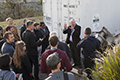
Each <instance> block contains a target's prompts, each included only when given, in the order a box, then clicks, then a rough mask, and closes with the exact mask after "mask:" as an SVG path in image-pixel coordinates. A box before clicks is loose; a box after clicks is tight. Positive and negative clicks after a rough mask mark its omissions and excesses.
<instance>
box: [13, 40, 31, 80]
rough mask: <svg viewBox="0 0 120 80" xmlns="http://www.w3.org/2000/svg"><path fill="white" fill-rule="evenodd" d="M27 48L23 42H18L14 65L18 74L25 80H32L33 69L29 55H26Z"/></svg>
mask: <svg viewBox="0 0 120 80" xmlns="http://www.w3.org/2000/svg"><path fill="white" fill-rule="evenodd" d="M25 50H26V46H25V43H24V42H23V41H18V42H16V45H15V52H14V55H13V63H14V66H15V68H16V69H14V71H15V72H16V73H22V74H23V76H22V77H23V80H32V78H31V76H30V73H31V72H32V70H31V69H32V68H31V65H30V62H29V59H28V57H27V55H26V54H25Z"/></svg>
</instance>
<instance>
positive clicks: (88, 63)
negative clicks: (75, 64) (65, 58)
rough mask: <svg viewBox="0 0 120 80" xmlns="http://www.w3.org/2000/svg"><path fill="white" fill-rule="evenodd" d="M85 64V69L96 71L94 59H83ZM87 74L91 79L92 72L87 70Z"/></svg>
mask: <svg viewBox="0 0 120 80" xmlns="http://www.w3.org/2000/svg"><path fill="white" fill-rule="evenodd" d="M83 64H84V68H85V69H86V68H90V69H93V70H95V61H94V59H90V58H84V59H83ZM85 72H86V73H87V74H88V75H87V76H88V77H89V78H90V77H91V76H90V75H91V74H92V71H91V70H89V69H86V70H85Z"/></svg>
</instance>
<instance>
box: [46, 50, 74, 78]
mask: <svg viewBox="0 0 120 80" xmlns="http://www.w3.org/2000/svg"><path fill="white" fill-rule="evenodd" d="M46 63H47V66H48V67H49V68H50V69H51V71H52V73H50V74H49V77H48V78H46V79H45V80H76V78H75V76H74V74H72V73H69V72H66V73H65V72H63V71H60V67H61V59H60V58H59V57H58V53H57V52H55V53H53V54H50V55H49V56H48V57H47V59H46Z"/></svg>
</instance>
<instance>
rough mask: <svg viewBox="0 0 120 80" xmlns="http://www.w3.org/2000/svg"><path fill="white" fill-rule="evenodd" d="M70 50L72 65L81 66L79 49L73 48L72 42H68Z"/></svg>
mask: <svg viewBox="0 0 120 80" xmlns="http://www.w3.org/2000/svg"><path fill="white" fill-rule="evenodd" d="M70 50H71V54H72V58H73V62H74V64H75V65H76V66H81V57H80V49H79V48H77V47H76V46H74V45H73V43H72V42H70Z"/></svg>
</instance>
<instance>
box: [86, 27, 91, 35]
mask: <svg viewBox="0 0 120 80" xmlns="http://www.w3.org/2000/svg"><path fill="white" fill-rule="evenodd" d="M84 31H85V34H87V35H90V34H91V29H90V28H89V27H87V28H85V30H84Z"/></svg>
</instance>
